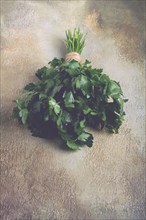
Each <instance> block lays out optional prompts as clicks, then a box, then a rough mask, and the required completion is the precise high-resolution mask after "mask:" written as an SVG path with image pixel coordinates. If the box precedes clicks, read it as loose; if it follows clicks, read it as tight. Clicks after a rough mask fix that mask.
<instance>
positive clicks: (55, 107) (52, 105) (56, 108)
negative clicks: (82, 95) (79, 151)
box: [49, 98, 61, 115]
mask: <svg viewBox="0 0 146 220" xmlns="http://www.w3.org/2000/svg"><path fill="white" fill-rule="evenodd" d="M49 108H51V109H53V110H54V112H55V114H56V115H58V114H59V113H60V111H61V108H60V106H59V104H58V103H57V102H56V100H55V99H54V98H49Z"/></svg>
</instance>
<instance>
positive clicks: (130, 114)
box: [1, 0, 146, 220]
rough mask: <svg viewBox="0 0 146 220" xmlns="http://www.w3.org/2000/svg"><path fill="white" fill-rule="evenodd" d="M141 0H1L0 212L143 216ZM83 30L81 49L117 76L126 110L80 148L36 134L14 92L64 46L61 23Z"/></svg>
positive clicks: (116, 218)
mask: <svg viewBox="0 0 146 220" xmlns="http://www.w3.org/2000/svg"><path fill="white" fill-rule="evenodd" d="M144 2H145V1H134V0H132V1H128V0H127V1H121V0H117V1H114V0H113V1H107V0H105V1H93V0H91V1H87V0H84V1H65V0H64V1H63V0H62V1H61V0H60V1H56V0H54V1H53V0H52V1H45V0H44V1H41V0H40V1H35V0H31V1H23V0H19V1H15V0H11V1H8V0H7V1H2V7H1V14H2V37H1V41H2V42H1V45H2V52H1V64H2V66H1V97H2V102H1V103H2V120H1V131H2V140H1V141H2V150H1V161H2V165H1V169H2V170H1V219H2V220H4V219H7V220H15V219H22V220H24V219H25V220H29V219H33V220H36V219H38V220H48V219H49V220H52V219H57V220H65V219H66V220H71V219H72V220H76V219H78V220H79V219H80V220H83V219H86V220H91V219H92V220H95V219H97V220H98V219H103V220H104V219H112V220H120V219H124V220H127V219H136V220H142V219H145V217H146V216H145V211H144V199H145V189H144V184H145V172H144V171H145V166H144V162H145V156H144V136H145V135H144V125H145V120H144V113H145V112H144V108H145V106H144V90H145V77H144V70H145V67H144V10H145V9H144V7H145V5H144ZM74 27H80V28H81V30H82V31H83V32H87V33H88V35H87V40H86V48H85V49H84V51H83V54H82V58H83V59H85V58H88V59H89V60H91V61H92V64H93V66H94V67H99V68H103V69H104V71H105V73H107V74H109V76H110V77H111V78H113V79H115V80H117V81H120V83H121V86H122V88H123V91H124V94H125V97H126V98H128V99H129V102H128V103H127V105H126V108H125V110H126V113H127V116H126V120H125V122H124V124H123V125H122V127H121V129H120V133H119V134H118V135H109V134H107V133H106V132H103V133H102V132H100V133H99V132H96V131H93V134H94V146H93V148H92V149H89V148H87V147H85V148H83V149H82V150H81V151H79V152H71V151H65V150H63V149H61V148H60V147H59V145H58V143H57V141H47V140H43V139H40V138H35V137H32V136H31V134H30V132H29V131H28V130H27V129H26V128H25V127H23V126H21V125H19V124H18V123H17V121H15V120H14V119H13V117H12V108H13V106H14V105H13V103H12V100H14V99H15V98H16V96H17V95H18V94H19V93H20V92H21V91H22V88H23V87H24V85H25V84H26V83H28V82H30V81H33V80H35V76H34V74H35V72H36V70H37V69H38V68H40V67H42V66H44V65H47V63H48V61H50V60H51V59H53V58H54V57H55V56H56V57H62V56H64V54H65V48H64V46H63V42H62V40H63V39H64V38H65V33H64V31H65V30H66V29H73V28H74Z"/></svg>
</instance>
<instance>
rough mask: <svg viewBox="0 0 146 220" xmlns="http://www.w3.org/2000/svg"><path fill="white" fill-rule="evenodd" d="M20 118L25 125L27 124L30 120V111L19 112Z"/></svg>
mask: <svg viewBox="0 0 146 220" xmlns="http://www.w3.org/2000/svg"><path fill="white" fill-rule="evenodd" d="M19 116H20V118H21V121H22V123H23V124H26V121H27V118H28V110H27V109H26V108H25V109H22V110H21V111H20V112H19Z"/></svg>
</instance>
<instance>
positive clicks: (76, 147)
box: [67, 140, 79, 150]
mask: <svg viewBox="0 0 146 220" xmlns="http://www.w3.org/2000/svg"><path fill="white" fill-rule="evenodd" d="M67 146H68V147H69V148H70V149H72V150H79V145H78V144H76V143H75V142H74V141H71V140H68V141H67Z"/></svg>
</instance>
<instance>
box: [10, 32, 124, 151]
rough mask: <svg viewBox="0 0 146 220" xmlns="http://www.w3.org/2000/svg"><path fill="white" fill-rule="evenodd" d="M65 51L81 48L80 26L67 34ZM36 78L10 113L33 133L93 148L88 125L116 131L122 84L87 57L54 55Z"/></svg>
mask: <svg viewBox="0 0 146 220" xmlns="http://www.w3.org/2000/svg"><path fill="white" fill-rule="evenodd" d="M66 35H67V40H66V46H67V50H68V52H71V51H76V52H78V53H81V52H82V49H83V47H84V43H85V38H84V36H83V35H82V34H81V33H80V31H79V29H78V30H76V29H75V30H74V32H73V34H72V33H71V32H70V31H67V32H66ZM36 76H37V77H38V79H39V81H38V82H36V83H29V84H28V85H26V86H25V88H24V92H23V94H22V95H21V96H20V97H19V98H17V99H16V101H15V103H16V107H15V108H14V110H13V112H14V116H15V117H16V118H18V119H19V121H20V122H21V123H22V124H27V125H28V128H29V129H30V130H31V132H32V135H34V136H38V137H44V138H48V137H49V138H50V137H56V136H60V138H61V139H62V140H63V142H64V143H65V144H66V146H67V147H68V148H70V149H72V150H78V149H79V147H81V146H83V145H87V146H88V147H91V146H92V143H93V136H92V134H90V133H88V132H86V131H85V128H86V127H87V126H91V127H93V128H95V129H97V130H99V129H100V130H101V129H103V128H106V129H108V130H109V131H111V132H113V133H118V130H119V127H120V126H121V124H122V122H123V120H124V116H125V112H124V104H125V102H127V99H124V97H123V93H122V89H121V87H120V84H119V83H118V82H116V81H114V80H111V79H110V78H109V76H107V75H106V74H104V73H103V70H102V69H96V68H92V66H91V62H90V61H88V60H86V61H85V62H84V63H82V64H81V63H78V62H77V61H75V60H71V61H70V62H64V59H63V58H61V59H57V58H54V59H53V60H52V61H50V62H49V66H48V67H46V66H45V67H43V68H41V69H39V70H38V71H37V73H36Z"/></svg>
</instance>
